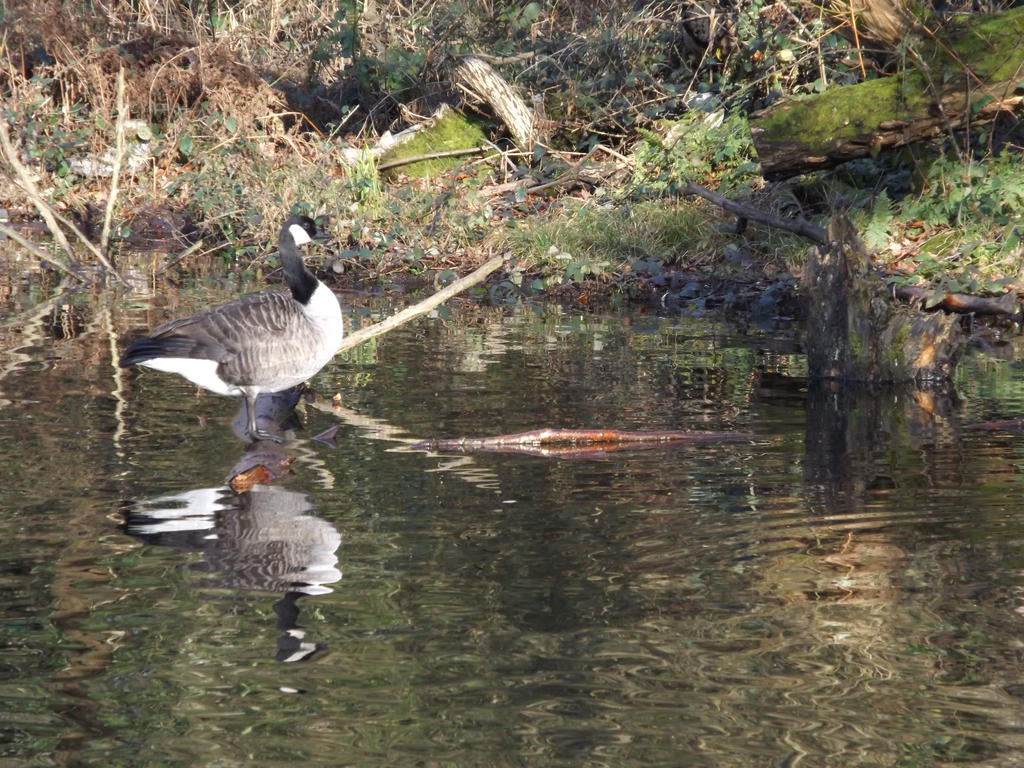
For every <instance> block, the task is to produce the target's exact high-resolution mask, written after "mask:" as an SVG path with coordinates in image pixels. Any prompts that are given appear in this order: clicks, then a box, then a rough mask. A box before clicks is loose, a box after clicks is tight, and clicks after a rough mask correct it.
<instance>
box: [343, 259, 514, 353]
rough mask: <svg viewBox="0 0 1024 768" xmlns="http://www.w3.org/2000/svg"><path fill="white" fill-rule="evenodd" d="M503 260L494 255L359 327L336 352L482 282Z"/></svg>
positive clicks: (405, 320)
mask: <svg viewBox="0 0 1024 768" xmlns="http://www.w3.org/2000/svg"><path fill="white" fill-rule="evenodd" d="M504 261H505V257H504V256H495V257H493V258H491V259H488V260H487V261H485V262H484V263H483V264H481V265H480V266H479V267H477V268H476V269H475V270H474V271H472V272H470V273H469V274H468V275H466V276H465V277H462V278H459V279H458V280H456V281H455V282H453V283H451V284H450V285H448V286H446V287H445V288H443V289H441V290H440V291H438V292H437V293H435V294H434V295H433V296H431V297H429V298H427V299H424V300H423V301H421V302H419V303H417V304H413V305H412V306H411V307H406V308H405V309H403V310H402V311H401V312H399V313H397V314H394V315H392V316H391V317H389V318H388V319H387V320H382V321H381V322H379V323H375V324H374V325H371V326H368V327H366V328H361V329H360V330H358V331H356V332H355V333H352V334H349V335H348V336H346V337H345V339H344V340H343V341H342V342H341V346H340V347H338V352H341V351H342V350H344V349H351V348H352V347H355V346H357V345H359V344H362V343H363V342H364V341H366V340H368V339H372V338H373V337H374V336H380V335H381V334H382V333H387V332H388V331H391V330H394V329H395V328H397V327H398V326H400V325H404V324H405V323H408V322H409V321H410V320H414V319H416V318H417V317H420V316H421V315H425V314H427V312H429V311H430V310H432V309H433V308H434V307H436V306H438V305H439V304H443V303H444V302H446V301H448V299H450V298H451V297H452V296H455V295H456V294H459V293H462V292H463V291H464V290H466V289H467V288H471V287H472V286H474V285H476V284H477V283H480V282H483V281H484V279H485V278H486V277H487V276H488V275H490V274H491V273H492V272H494V271H495V270H496V269H497V268H498V267H500V266H501V265H502V264H503V263H504Z"/></svg>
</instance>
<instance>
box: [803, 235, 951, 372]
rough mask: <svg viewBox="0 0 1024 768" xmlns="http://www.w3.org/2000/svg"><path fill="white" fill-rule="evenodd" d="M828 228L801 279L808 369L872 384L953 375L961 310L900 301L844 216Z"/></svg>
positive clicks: (808, 370)
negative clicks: (927, 308)
mask: <svg viewBox="0 0 1024 768" xmlns="http://www.w3.org/2000/svg"><path fill="white" fill-rule="evenodd" d="M827 236H828V243H827V245H825V246H823V247H821V248H815V249H812V250H811V254H810V256H809V258H808V260H807V264H806V265H805V267H804V276H803V281H802V290H803V292H804V294H805V296H806V298H807V301H808V313H807V329H806V333H805V341H804V346H805V349H806V352H807V372H808V375H809V376H810V377H811V378H812V379H836V380H841V381H858V382H868V383H872V384H889V383H899V382H919V383H939V382H943V381H946V380H947V379H949V377H950V376H951V375H952V373H953V370H954V369H955V367H956V363H957V360H958V359H959V357H960V355H961V353H962V352H963V347H964V343H965V339H964V336H963V334H962V332H961V330H960V323H959V320H958V318H956V317H955V316H952V315H946V314H944V313H942V312H922V311H921V310H919V309H916V308H915V307H912V306H907V305H902V304H897V303H895V302H893V301H892V300H891V298H890V297H889V296H888V288H887V286H886V285H885V282H884V281H883V280H882V278H881V277H880V276H879V275H878V274H877V273H875V271H874V270H873V269H872V267H871V260H870V258H869V257H868V254H867V251H866V249H865V248H864V244H863V243H862V242H861V240H860V238H859V237H858V235H857V233H856V231H855V230H854V228H853V225H851V224H850V222H849V221H847V220H846V219H845V218H838V219H834V220H833V221H831V222H829V225H828V228H827Z"/></svg>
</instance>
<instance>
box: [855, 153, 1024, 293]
mask: <svg viewBox="0 0 1024 768" xmlns="http://www.w3.org/2000/svg"><path fill="white" fill-rule="evenodd" d="M887 201H888V198H887V197H885V196H884V194H883V195H882V196H880V197H879V201H878V202H877V203H876V205H875V207H874V209H873V210H872V212H871V214H870V216H869V217H868V222H869V224H868V227H867V233H868V234H869V238H868V243H869V245H873V246H877V245H880V244H881V243H879V242H878V241H877V240H878V238H877V236H878V235H879V234H880V233H882V232H883V231H885V232H886V234H888V233H890V232H893V231H896V230H899V229H901V228H905V227H907V226H908V224H907V222H911V223H913V224H912V226H913V227H915V228H917V229H920V228H922V227H923V228H924V231H926V232H928V233H929V236H928V238H927V239H926V240H924V241H923V242H921V244H920V247H919V252H918V254H917V255H916V256H915V257H914V264H915V266H914V269H913V271H912V273H911V274H910V275H909V276H906V277H901V278H894V281H896V282H900V283H921V282H925V283H927V284H928V285H931V286H933V287H934V288H935V289H936V291H937V292H942V291H954V292H964V293H1001V292H1003V290H1005V288H1006V286H1007V285H1009V284H1011V283H1013V282H1014V281H1015V279H1017V278H1019V277H1020V275H1021V263H1020V257H1021V254H1022V253H1024V248H1022V243H1021V236H1022V232H1021V227H1020V222H1021V218H1020V213H1019V212H1020V210H1021V209H1022V208H1024V164H1022V163H1021V155H1020V152H1018V151H1013V150H1010V149H1006V150H1004V151H1003V153H1002V154H1001V155H999V156H989V157H986V158H983V159H970V158H969V159H968V161H967V162H961V161H960V160H958V159H956V158H955V157H951V156H948V155H943V156H940V157H939V158H937V159H936V160H935V161H933V162H932V163H931V164H930V165H929V166H928V167H927V169H926V171H925V173H924V178H923V184H922V189H921V191H920V193H919V194H917V195H912V196H908V197H906V198H904V199H903V200H902V201H901V202H900V204H899V205H898V206H896V211H895V215H894V216H893V217H892V218H891V219H889V220H888V222H887V224H888V226H886V221H885V220H886V211H887V209H888V207H889V204H888V202H887ZM883 202H884V209H883ZM937 295H938V293H937Z"/></svg>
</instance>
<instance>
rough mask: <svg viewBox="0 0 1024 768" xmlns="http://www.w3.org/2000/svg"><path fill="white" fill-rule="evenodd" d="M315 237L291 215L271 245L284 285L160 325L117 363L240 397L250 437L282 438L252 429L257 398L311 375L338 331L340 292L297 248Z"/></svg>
mask: <svg viewBox="0 0 1024 768" xmlns="http://www.w3.org/2000/svg"><path fill="white" fill-rule="evenodd" d="M314 237H318V234H317V229H316V224H315V223H314V222H313V220H312V219H310V218H308V217H306V216H292V217H291V218H290V219H288V220H287V221H286V222H285V223H284V225H283V226H282V227H281V233H280V235H279V236H278V240H277V243H278V247H279V248H280V251H281V262H282V264H283V266H284V274H285V279H286V280H287V282H288V288H289V290H288V291H262V292H261V293H253V294H250V295H249V296H243V297H242V298H240V299H235V300H234V301H229V302H228V303H226V304H221V305H220V306H219V307H213V308H212V309H208V310H206V311H205V312H200V313H199V314H198V315H193V316H192V317H184V318H181V319H179V320H171V321H170V322H168V323H164V324H163V325H161V326H159V327H158V328H156V329H155V330H154V331H153V333H152V334H151V335H150V336H148V337H146V338H144V339H139V340H138V341H136V342H135V343H134V344H132V345H131V346H130V347H128V349H127V350H125V353H124V355H123V356H122V357H121V362H120V365H121V366H122V367H125V366H129V365H144V366H147V367H149V368H155V369H156V370H158V371H167V372H170V373H177V374H180V375H181V376H184V377H185V378H186V379H188V380H189V381H191V382H193V383H194V384H197V385H199V386H200V387H202V388H203V389H208V390H210V391H211V392H216V393H217V394H220V395H241V396H242V397H244V398H245V406H246V416H247V420H248V432H249V437H250V438H252V439H253V440H273V441H274V442H278V443H280V442H283V441H282V438H280V437H278V436H277V435H274V434H272V433H271V432H268V431H267V430H265V429H262V428H257V427H256V408H255V404H256V397H257V396H258V395H259V394H260V393H261V392H280V391H282V390H285V389H288V388H290V387H294V386H296V385H298V384H301V383H302V382H304V381H306V379H308V378H310V377H311V376H313V374H315V373H316V372H317V371H319V370H320V369H321V368H323V367H324V366H325V365H326V364H327V363H328V362H329V361H330V359H331V358H332V357H333V356H334V353H335V352H336V351H337V349H338V346H339V345H340V344H341V338H342V335H343V333H344V331H343V327H342V320H341V306H340V305H339V304H338V297H337V296H335V295H334V293H333V292H332V291H331V289H330V288H328V287H327V286H326V285H324V284H323V283H321V282H320V281H319V280H317V279H316V277H315V276H314V275H313V273H312V272H310V271H309V269H308V268H307V267H306V265H305V264H303V262H302V256H301V255H300V254H299V249H298V247H299V246H301V245H304V244H306V243H308V242H310V240H311V239H312V238H314Z"/></svg>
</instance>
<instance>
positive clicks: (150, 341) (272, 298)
mask: <svg viewBox="0 0 1024 768" xmlns="http://www.w3.org/2000/svg"><path fill="white" fill-rule="evenodd" d="M296 315H301V312H298V311H297V305H296V304H295V300H294V299H293V298H292V297H291V295H290V294H289V293H284V292H281V291H263V292H262V293H254V294H251V295H249V296H243V297H242V298H240V299H236V300H235V301H230V302H228V303H227V304H222V305H220V306H219V307H213V308H212V309H208V310H206V311H204V312H200V313H199V314H197V315H193V316H191V317H183V318H179V319H177V320H171V321H170V322H167V323H164V324H162V325H160V326H157V327H156V328H155V329H154V330H153V332H152V333H151V334H150V335H149V337H147V338H145V339H139V341H136V342H135V343H134V344H132V345H131V346H130V347H129V348H128V349H127V350H126V351H125V354H124V356H123V357H122V358H121V365H122V366H124V365H132V364H134V363H138V362H143V361H145V360H151V359H153V358H156V357H191V358H196V359H201V360H214V361H216V362H218V363H221V364H225V363H230V362H231V361H232V360H233V359H234V358H236V357H237V356H238V354H239V351H240V350H242V349H249V350H250V351H251V352H258V350H259V348H260V347H261V346H263V345H264V343H266V339H267V337H271V336H277V335H280V334H281V332H282V331H284V330H285V329H286V328H287V327H288V326H289V325H290V324H292V323H294V322H295V320H296Z"/></svg>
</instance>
